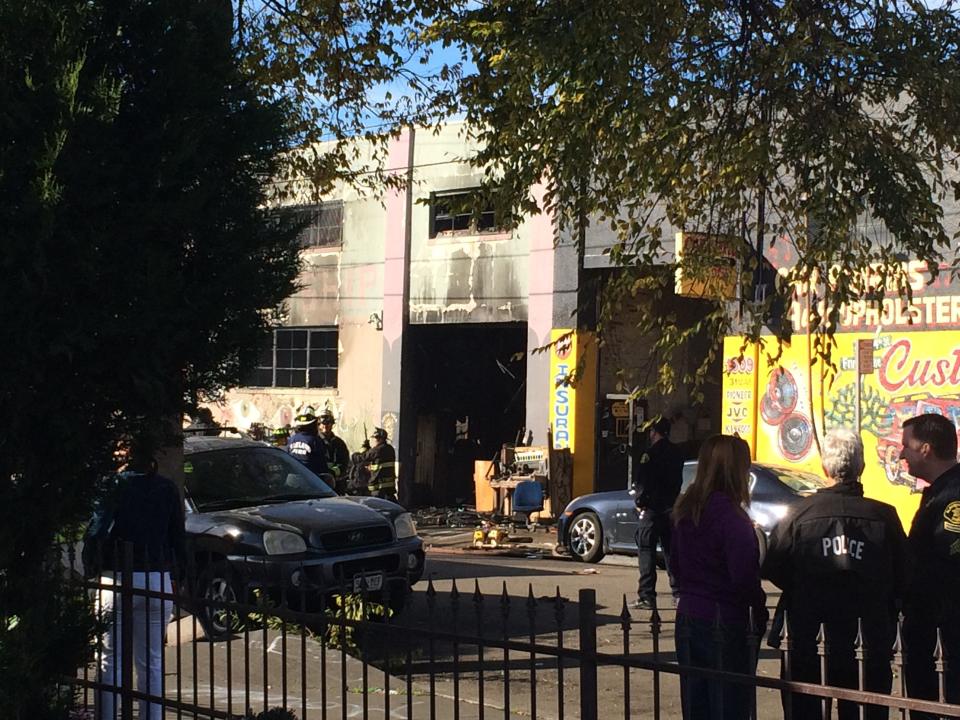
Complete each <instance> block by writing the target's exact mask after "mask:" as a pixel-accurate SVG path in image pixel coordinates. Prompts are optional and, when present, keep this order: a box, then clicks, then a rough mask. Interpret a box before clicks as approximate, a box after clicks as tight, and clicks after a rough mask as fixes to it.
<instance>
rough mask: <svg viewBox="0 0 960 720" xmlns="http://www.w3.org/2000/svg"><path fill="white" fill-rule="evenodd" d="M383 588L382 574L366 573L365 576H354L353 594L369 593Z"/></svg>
mask: <svg viewBox="0 0 960 720" xmlns="http://www.w3.org/2000/svg"><path fill="white" fill-rule="evenodd" d="M382 587H383V573H366V574H365V575H355V576H354V578H353V591H354V592H364V591H366V592H370V591H372V590H380V589H381V588H382Z"/></svg>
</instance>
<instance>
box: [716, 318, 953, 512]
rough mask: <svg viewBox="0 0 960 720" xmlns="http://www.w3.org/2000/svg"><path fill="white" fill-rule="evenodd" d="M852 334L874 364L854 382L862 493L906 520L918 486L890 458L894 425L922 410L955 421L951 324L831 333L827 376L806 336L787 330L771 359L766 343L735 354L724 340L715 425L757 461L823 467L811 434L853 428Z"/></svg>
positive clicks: (896, 433)
mask: <svg viewBox="0 0 960 720" xmlns="http://www.w3.org/2000/svg"><path fill="white" fill-rule="evenodd" d="M861 338H873V339H874V358H873V362H874V368H875V371H874V373H873V374H868V375H864V376H863V380H862V400H861V408H862V410H861V413H862V422H861V437H862V438H863V444H864V456H865V460H866V470H865V471H864V475H863V484H864V492H865V494H866V495H867V496H868V497H873V498H876V499H878V500H882V501H884V502H888V503H891V504H892V505H894V506H895V507H896V508H897V511H898V512H899V514H900V519H901V520H902V521H903V523H904V526H905V527H909V526H910V523H911V522H912V520H913V515H914V513H915V512H916V509H917V506H918V504H919V501H920V492H919V491H920V489H921V488H918V487H917V482H916V480H915V479H914V478H912V477H911V476H909V475H907V474H906V472H905V470H904V468H903V467H902V464H901V463H900V461H899V460H898V459H897V458H898V456H899V453H900V434H901V427H900V426H901V423H902V422H903V420H905V419H907V418H909V417H912V416H914V415H917V414H920V413H926V412H936V413H941V414H943V415H946V416H947V417H949V418H950V419H951V420H952V421H953V422H954V424H957V423H958V420H960V331H957V330H933V331H930V330H928V331H925V332H909V331H896V332H887V333H884V332H879V333H841V334H838V335H837V336H836V343H837V346H836V348H835V349H834V357H833V361H834V362H835V363H836V369H837V372H836V374H835V376H834V377H833V378H832V381H831V380H830V379H829V378H828V379H824V378H823V377H822V375H823V372H822V370H821V369H822V368H823V367H824V366H823V363H815V364H812V363H811V361H810V358H811V355H812V353H811V351H810V348H809V347H808V336H805V335H795V336H794V341H793V343H792V344H791V345H789V346H785V347H784V349H783V355H782V357H780V359H779V361H778V362H777V363H776V364H773V365H770V364H769V363H768V361H767V360H768V357H769V354H770V353H771V352H773V351H774V350H775V349H776V348H775V343H773V344H768V346H767V347H766V348H764V349H758V348H756V347H753V346H751V347H748V348H747V349H746V351H745V353H744V357H743V359H742V360H739V359H738V355H739V353H740V348H741V347H742V339H740V338H726V339H725V341H724V377H723V390H724V392H723V409H722V412H723V432H732V431H733V430H734V429H737V430H740V433H739V434H740V435H741V436H743V437H744V438H745V439H747V440H748V441H750V442H751V448H752V449H753V451H754V455H755V458H756V460H757V461H758V462H765V463H771V464H776V465H783V466H787V467H793V468H796V469H803V470H810V471H812V472H816V473H820V474H822V468H821V466H820V455H819V452H818V448H817V440H818V438H819V437H822V436H823V433H824V431H825V430H829V429H831V428H833V427H839V426H846V427H850V428H852V427H853V426H854V398H855V385H854V382H855V375H856V371H855V362H856V359H855V355H854V345H855V342H856V340H858V339H861ZM751 361H752V362H751ZM751 381H753V382H755V383H756V390H755V391H753V392H751V390H750V386H751ZM728 418H729V419H730V421H729V422H728ZM733 419H736V420H737V421H738V422H736V423H734V422H733ZM751 431H752V433H753V434H754V438H753V439H751V437H750V433H751Z"/></svg>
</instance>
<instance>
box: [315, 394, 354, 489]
mask: <svg viewBox="0 0 960 720" xmlns="http://www.w3.org/2000/svg"><path fill="white" fill-rule="evenodd" d="M319 423H320V442H321V443H323V451H324V459H325V460H326V461H327V468H328V470H329V471H330V474H331V475H333V482H334V486H335V489H336V491H337V493H339V494H340V495H345V494H346V492H347V466H348V465H349V463H350V451H349V450H347V444H346V443H345V442H344V441H343V439H342V438H340V437H337V436H336V435H335V434H334V433H333V426H334V423H335V420H334V419H333V413H332V412H330V411H329V410H324V411H323V412H322V413H320V418H319Z"/></svg>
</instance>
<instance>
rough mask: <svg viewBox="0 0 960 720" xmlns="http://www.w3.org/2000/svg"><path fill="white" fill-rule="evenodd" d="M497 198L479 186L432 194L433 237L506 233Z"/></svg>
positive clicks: (431, 222) (431, 228) (431, 221)
mask: <svg viewBox="0 0 960 720" xmlns="http://www.w3.org/2000/svg"><path fill="white" fill-rule="evenodd" d="M505 229H506V228H505V227H504V226H503V224H502V223H500V222H498V218H497V212H496V210H495V208H494V204H493V200H492V199H491V198H489V197H487V196H485V195H484V194H483V193H481V192H480V191H479V190H477V189H472V190H457V191H454V192H440V193H433V194H432V195H431V196H430V237H432V238H434V237H437V236H438V235H479V234H480V233H486V232H502V231H504V230H505Z"/></svg>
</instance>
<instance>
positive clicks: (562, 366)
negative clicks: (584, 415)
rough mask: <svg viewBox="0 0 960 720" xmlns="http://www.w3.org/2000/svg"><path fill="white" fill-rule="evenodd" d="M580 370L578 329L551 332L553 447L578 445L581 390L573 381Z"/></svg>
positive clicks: (551, 425) (551, 423) (551, 421)
mask: <svg viewBox="0 0 960 720" xmlns="http://www.w3.org/2000/svg"><path fill="white" fill-rule="evenodd" d="M576 369H577V333H576V331H575V330H551V331H550V393H549V395H548V397H549V398H550V427H552V428H553V446H554V447H555V448H557V449H560V448H570V451H571V452H573V451H574V450H575V448H574V440H575V436H574V427H575V425H576V423H575V422H574V417H575V415H576V408H577V391H576V389H575V388H574V386H573V385H572V384H571V382H570V380H571V374H572V373H574V371H575V370H576Z"/></svg>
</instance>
